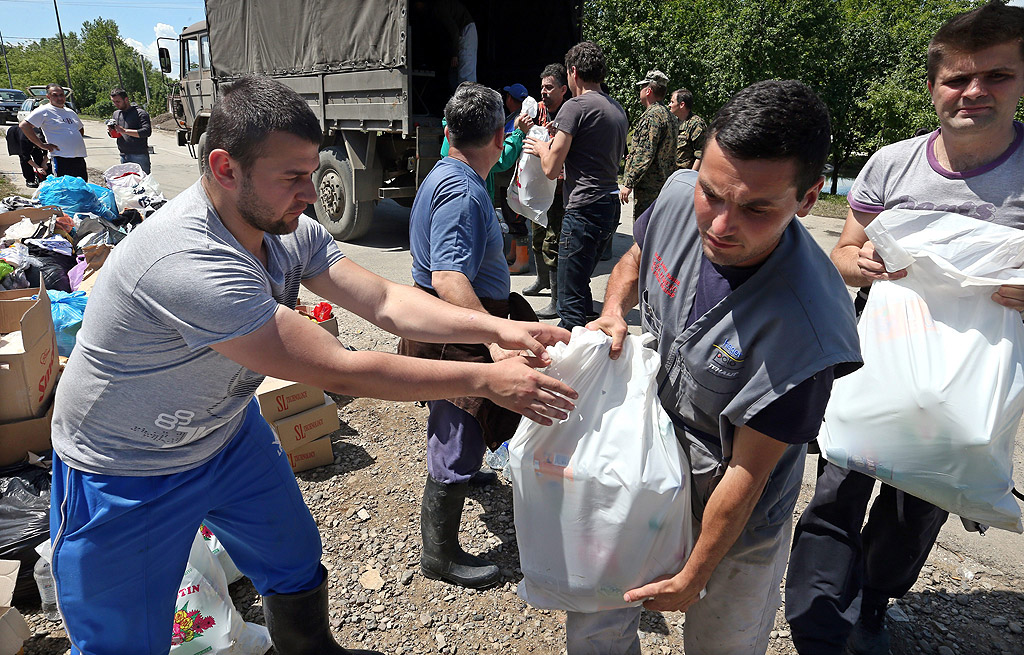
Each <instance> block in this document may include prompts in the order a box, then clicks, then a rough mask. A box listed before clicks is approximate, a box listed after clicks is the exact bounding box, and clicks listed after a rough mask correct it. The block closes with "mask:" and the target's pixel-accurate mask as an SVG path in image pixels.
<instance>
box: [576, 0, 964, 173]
mask: <svg viewBox="0 0 1024 655" xmlns="http://www.w3.org/2000/svg"><path fill="white" fill-rule="evenodd" d="M979 4H980V2H978V1H969V0H588V2H585V3H584V36H585V38H588V39H592V40H594V41H596V42H597V43H598V44H599V45H600V46H601V47H602V48H603V49H604V51H605V58H606V60H607V61H608V69H609V71H608V73H609V74H608V80H607V82H608V86H609V88H610V89H611V91H612V93H613V95H615V96H616V98H618V99H619V100H620V101H622V102H623V105H624V106H625V107H626V108H627V110H628V111H629V112H630V115H633V116H635V115H639V114H638V112H639V110H640V104H639V100H638V98H637V93H636V87H635V86H634V83H635V81H636V80H639V79H641V78H643V76H644V73H645V72H646V71H647V70H648V69H651V68H658V69H660V70H662V71H664V72H665V73H666V74H667V75H668V76H669V80H670V84H671V87H670V90H671V89H675V88H678V87H686V88H688V89H690V91H692V92H693V94H694V105H695V110H696V111H697V113H698V114H700V115H701V116H704V117H705V118H707V119H710V117H711V116H713V115H714V113H715V112H716V111H717V110H718V108H719V107H721V106H722V105H723V104H725V102H726V101H727V100H728V99H729V97H731V96H732V95H733V94H734V93H736V91H738V90H740V89H742V88H744V87H746V86H748V85H750V84H753V83H754V82H757V81H760V80H766V79H797V80H801V81H803V82H805V83H807V84H808V85H810V86H811V87H812V88H813V89H814V90H815V91H817V92H818V93H819V94H820V95H821V97H822V99H823V100H824V101H825V103H826V104H827V105H828V107H829V111H830V113H831V116H832V131H833V140H832V151H831V153H830V157H829V161H830V163H831V164H832V165H833V166H834V167H835V169H836V171H837V172H838V171H839V170H840V169H841V168H842V167H843V166H844V165H845V164H847V162H849V161H850V159H851V158H852V157H854V156H857V155H866V154H870V153H871V152H873V151H874V150H876V149H878V148H879V147H881V146H883V145H885V144H886V143H892V142H893V141H898V140H900V139H905V138H907V137H910V136H912V135H913V133H914V131H915V130H916V129H917V128H920V127H933V126H935V125H936V124H937V119H936V118H935V114H934V111H933V110H932V108H931V104H930V101H929V97H928V92H927V87H926V74H925V60H926V56H925V55H926V51H927V46H928V41H929V39H930V38H931V36H932V35H933V34H934V33H935V31H936V30H937V29H938V27H939V26H940V25H941V24H942V23H943V22H944V21H945V20H947V19H948V18H950V17H951V16H953V15H955V14H957V13H960V12H962V11H967V10H969V9H972V8H974V7H976V6H978V5H979ZM834 183H835V180H833V184H834ZM834 190H835V187H834V186H833V192H834Z"/></svg>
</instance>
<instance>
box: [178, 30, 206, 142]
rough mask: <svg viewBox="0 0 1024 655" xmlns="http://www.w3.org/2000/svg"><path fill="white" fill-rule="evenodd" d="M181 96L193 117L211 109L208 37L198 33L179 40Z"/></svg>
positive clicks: (191, 117) (191, 120)
mask: <svg viewBox="0 0 1024 655" xmlns="http://www.w3.org/2000/svg"><path fill="white" fill-rule="evenodd" d="M181 95H182V100H183V101H184V104H185V110H186V112H187V113H188V114H189V121H188V123H189V125H192V124H193V121H194V120H195V117H196V116H198V115H200V114H203V113H206V114H209V112H210V110H211V109H213V71H212V68H211V65H210V35H209V33H208V32H200V33H198V34H195V35H189V36H187V37H183V38H182V39H181Z"/></svg>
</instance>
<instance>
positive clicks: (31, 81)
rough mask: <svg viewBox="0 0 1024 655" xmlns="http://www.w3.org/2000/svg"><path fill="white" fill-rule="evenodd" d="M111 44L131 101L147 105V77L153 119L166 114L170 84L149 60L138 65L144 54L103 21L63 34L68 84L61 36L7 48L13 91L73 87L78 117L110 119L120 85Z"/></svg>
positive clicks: (3, 76)
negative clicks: (113, 93)
mask: <svg viewBox="0 0 1024 655" xmlns="http://www.w3.org/2000/svg"><path fill="white" fill-rule="evenodd" d="M108 37H109V39H108ZM111 41H112V42H113V45H114V50H115V51H116V52H117V62H118V64H119V65H120V67H121V81H122V82H123V85H124V88H125V90H126V91H128V94H129V96H130V97H131V99H132V101H133V102H137V103H138V104H140V105H144V104H145V101H146V91H145V87H144V84H143V75H145V76H146V79H147V80H148V81H149V91H150V97H151V101H150V103H149V111H151V112H152V113H154V114H159V113H162V112H164V111H165V107H166V106H167V89H168V84H169V83H170V82H171V80H170V79H169V78H167V77H165V76H164V75H163V73H161V72H160V71H159V70H158V69H156V68H154V67H153V66H152V64H151V63H150V62H149V60H147V59H145V58H144V57H143V58H142V60H141V61H140V58H139V55H140V53H139V52H138V51H137V50H135V49H134V48H132V47H130V46H129V45H128V44H126V43H125V42H124V41H123V40H122V39H121V32H120V30H119V29H118V26H117V23H115V22H114V21H113V20H108V19H104V18H97V19H96V20H93V21H85V22H84V23H82V29H81V31H80V32H78V33H76V32H67V33H65V34H64V45H65V48H66V49H67V54H68V66H69V68H70V71H71V83H70V84H68V80H67V79H66V78H67V75H66V74H65V71H64V57H63V54H62V52H61V44H60V38H59V37H58V36H54V37H52V38H45V39H40V40H39V41H33V42H29V43H25V44H23V45H11V44H7V61H8V64H9V65H10V69H11V78H12V80H13V82H14V88H16V89H22V90H25V89H26V88H27V87H29V86H32V85H44V84H49V83H51V82H58V83H60V84H63V85H64V86H70V87H71V89H72V90H73V91H74V101H75V106H76V107H77V108H78V110H79V112H80V113H85V114H90V115H93V116H100V117H108V116H110V114H111V113H112V112H113V111H114V106H113V104H112V103H111V102H110V90H111V89H113V88H114V87H116V86H118V77H117V68H116V67H115V66H114V55H113V53H112V52H111ZM0 80H2V81H0V86H6V85H7V71H6V69H3V68H0Z"/></svg>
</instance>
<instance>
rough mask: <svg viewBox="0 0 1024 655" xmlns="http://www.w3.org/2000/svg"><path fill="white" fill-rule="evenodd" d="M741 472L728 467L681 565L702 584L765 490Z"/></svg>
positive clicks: (737, 534)
mask: <svg viewBox="0 0 1024 655" xmlns="http://www.w3.org/2000/svg"><path fill="white" fill-rule="evenodd" d="M743 473H744V472H743V471H739V470H737V469H727V470H726V473H725V475H724V476H723V477H722V481H721V482H720V483H719V484H718V486H717V487H716V488H715V491H714V492H713V493H712V494H711V497H710V498H709V499H708V503H707V506H706V507H705V508H704V518H703V520H702V521H701V531H700V537H698V539H697V543H696V544H694V547H693V553H692V554H691V555H690V558H689V559H688V560H687V561H686V566H685V567H683V573H684V575H686V576H689V577H690V578H693V579H697V580H701V581H702V582H701V586H703V585H704V584H706V583H707V580H708V579H709V578H710V577H711V573H712V572H713V571H714V570H715V567H717V566H718V564H719V563H720V562H721V561H722V558H724V557H725V555H726V553H728V552H729V549H730V548H732V545H733V544H734V543H736V539H738V538H739V536H740V534H741V533H742V532H743V529H744V528H745V527H746V525H747V522H748V521H749V520H750V515H751V513H752V512H753V511H754V507H755V506H756V505H757V501H758V500H759V499H760V498H761V493H762V492H763V491H764V482H763V481H757V480H755V479H752V478H750V477H749V476H746V475H744V474H743Z"/></svg>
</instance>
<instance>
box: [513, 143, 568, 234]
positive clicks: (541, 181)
mask: <svg viewBox="0 0 1024 655" xmlns="http://www.w3.org/2000/svg"><path fill="white" fill-rule="evenodd" d="M527 136H528V137H530V138H533V139H536V140H538V141H545V142H546V141H548V140H549V139H550V138H551V137H550V136H548V129H547V128H546V127H541V126H539V125H534V126H533V127H531V128H530V132H529V133H528V134H527ZM557 184H558V181H557V180H549V179H548V176H547V175H545V174H544V169H543V168H542V167H541V165H540V157H538V156H536V155H531V154H530V153H528V152H524V153H523V154H522V155H520V156H519V161H517V162H516V171H515V175H513V176H512V181H511V182H509V185H508V194H507V199H508V206H509V207H510V208H511V209H512V211H514V212H515V213H517V214H519V215H520V216H525V217H526V218H528V219H530V220H531V221H533V222H534V223H537V224H538V225H540V226H541V227H547V225H548V214H547V211H548V209H550V208H551V203H552V202H554V199H555V186H556V185H557Z"/></svg>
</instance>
